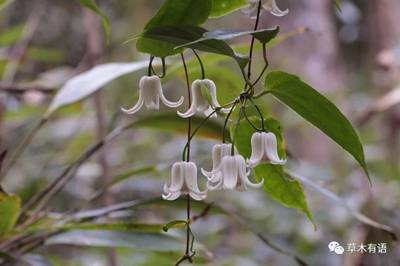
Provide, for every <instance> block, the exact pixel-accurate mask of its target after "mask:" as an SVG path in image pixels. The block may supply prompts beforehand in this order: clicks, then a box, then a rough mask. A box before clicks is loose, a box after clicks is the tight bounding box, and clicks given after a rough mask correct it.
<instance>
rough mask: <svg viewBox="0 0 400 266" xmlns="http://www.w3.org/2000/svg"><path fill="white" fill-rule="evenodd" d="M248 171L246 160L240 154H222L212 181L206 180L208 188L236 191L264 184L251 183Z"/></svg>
mask: <svg viewBox="0 0 400 266" xmlns="http://www.w3.org/2000/svg"><path fill="white" fill-rule="evenodd" d="M248 176H249V172H247V171H246V162H245V160H244V158H243V156H241V155H233V156H231V155H228V156H224V157H223V158H222V160H221V164H220V170H219V173H218V174H217V175H215V176H214V177H215V178H214V180H213V181H210V180H209V181H208V182H207V188H208V189H209V190H220V189H235V190H237V191H245V190H247V186H249V187H254V188H259V187H261V186H262V185H263V184H264V179H263V180H261V182H260V183H252V182H251V181H250V180H249V177H248Z"/></svg>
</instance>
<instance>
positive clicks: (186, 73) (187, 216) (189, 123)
mask: <svg viewBox="0 0 400 266" xmlns="http://www.w3.org/2000/svg"><path fill="white" fill-rule="evenodd" d="M181 59H182V64H183V67H184V69H185V77H186V85H187V90H188V108H190V106H191V104H192V100H191V92H190V81H189V74H188V69H187V65H186V61H185V57H184V55H183V53H181ZM191 134H192V118H191V117H189V118H188V132H187V145H186V146H185V148H187V153H186V161H187V162H189V161H190V142H191ZM186 218H187V224H186V250H185V255H184V256H183V257H182V258H181V259H180V260H179V261H178V262H177V263H176V265H179V264H180V263H181V262H183V261H185V260H188V261H189V262H192V261H193V260H192V255H191V254H189V251H190V250H191V245H190V233H191V230H190V195H189V194H188V195H187V196H186Z"/></svg>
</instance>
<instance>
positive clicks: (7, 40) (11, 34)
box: [0, 4, 24, 46]
mask: <svg viewBox="0 0 400 266" xmlns="http://www.w3.org/2000/svg"><path fill="white" fill-rule="evenodd" d="M0 6H1V4H0ZM23 30H24V24H18V25H16V26H13V27H11V28H9V29H7V30H2V31H1V32H0V46H9V45H13V44H15V43H16V42H18V40H19V38H20V37H21V34H22V32H23Z"/></svg>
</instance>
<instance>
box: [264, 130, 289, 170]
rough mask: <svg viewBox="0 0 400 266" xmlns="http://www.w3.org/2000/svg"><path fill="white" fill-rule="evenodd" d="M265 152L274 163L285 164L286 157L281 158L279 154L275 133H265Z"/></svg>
mask: <svg viewBox="0 0 400 266" xmlns="http://www.w3.org/2000/svg"><path fill="white" fill-rule="evenodd" d="M263 134H264V136H263V138H264V145H265V153H266V155H267V157H268V159H269V160H270V162H271V163H272V164H285V163H286V159H283V160H282V159H280V158H279V155H278V142H277V140H276V136H275V134H274V133H271V132H269V133H264V132H263Z"/></svg>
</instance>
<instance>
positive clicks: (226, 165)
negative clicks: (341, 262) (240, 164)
mask: <svg viewBox="0 0 400 266" xmlns="http://www.w3.org/2000/svg"><path fill="white" fill-rule="evenodd" d="M221 171H222V178H223V180H224V188H227V189H234V188H235V186H236V184H237V179H238V168H237V165H236V163H235V158H234V157H233V156H225V157H224V158H222V162H221Z"/></svg>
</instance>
